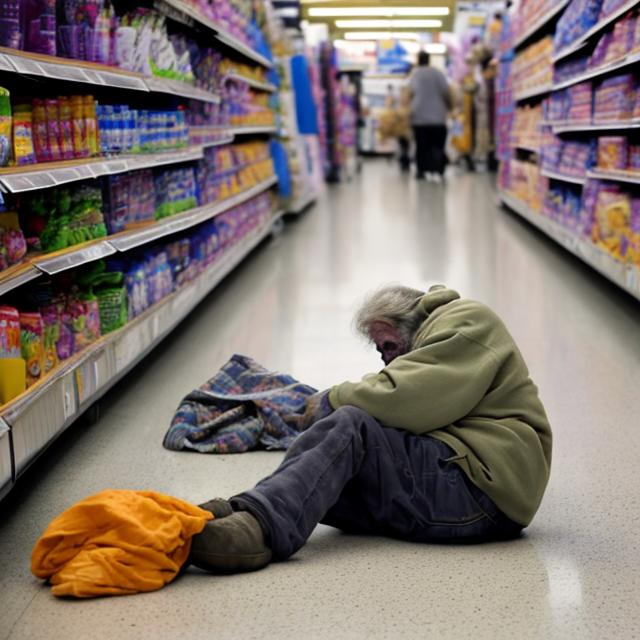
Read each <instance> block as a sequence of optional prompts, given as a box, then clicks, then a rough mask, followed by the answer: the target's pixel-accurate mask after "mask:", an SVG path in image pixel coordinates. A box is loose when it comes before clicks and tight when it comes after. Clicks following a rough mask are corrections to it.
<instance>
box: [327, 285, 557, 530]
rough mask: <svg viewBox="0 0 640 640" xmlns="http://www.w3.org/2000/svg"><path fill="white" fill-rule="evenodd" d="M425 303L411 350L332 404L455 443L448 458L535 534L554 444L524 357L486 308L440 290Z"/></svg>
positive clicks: (338, 392)
mask: <svg viewBox="0 0 640 640" xmlns="http://www.w3.org/2000/svg"><path fill="white" fill-rule="evenodd" d="M419 305H420V307H421V309H422V311H424V314H425V320H424V322H423V323H422V325H421V326H420V328H419V329H418V331H417V333H416V336H415V339H414V341H413V345H412V349H411V351H410V352H409V353H407V354H405V355H403V356H400V357H398V358H396V359H395V360H394V361H393V362H391V363H390V364H389V365H388V366H386V367H385V368H384V369H383V370H382V371H380V373H375V374H369V375H366V376H365V377H364V378H363V379H362V381H361V382H356V383H353V382H344V383H342V384H340V385H337V386H335V387H333V388H332V389H331V391H330V394H329V401H330V403H331V405H332V406H333V407H334V408H336V409H337V408H338V407H341V406H343V405H353V406H355V407H358V408H360V409H362V410H363V411H366V412H367V413H368V414H370V415H371V416H373V417H374V418H376V419H377V420H378V421H379V422H381V423H382V424H384V425H387V426H392V427H395V428H398V429H404V430H406V431H409V432H411V433H415V434H417V435H429V436H431V437H433V438H437V439H438V440H441V441H442V442H444V443H445V444H447V445H449V446H450V447H451V448H452V449H453V450H454V451H455V452H456V456H454V457H452V458H451V459H450V460H451V461H452V462H455V463H456V464H458V465H459V466H460V467H461V468H462V470H463V471H464V472H465V473H466V474H467V476H468V477H469V479H470V480H471V481H472V482H473V483H474V484H475V485H476V486H477V487H479V488H480V489H481V490H482V491H484V492H485V493H486V494H487V495H488V496H489V497H490V498H491V499H492V500H493V501H494V502H495V504H496V505H497V506H498V507H499V508H500V510H501V511H502V512H503V513H504V514H506V515H507V516H508V517H509V518H510V519H511V520H513V521H514V522H517V523H519V524H522V525H524V526H527V525H528V524H529V523H530V522H531V520H532V519H533V516H534V515H535V513H536V511H537V509H538V507H539V505H540V501H541V500H542V495H543V493H544V490H545V487H546V486H547V482H548V480H549V470H550V466H551V439H552V438H551V427H550V426H549V422H548V419H547V416H546V414H545V410H544V407H543V406H542V403H541V402H540V399H539V397H538V389H537V387H536V386H535V385H534V384H533V382H532V381H531V378H529V372H528V370H527V366H526V365H525V363H524V359H523V358H522V354H521V353H520V351H519V350H518V347H517V346H516V345H515V342H514V340H513V338H512V337H511V335H510V334H509V332H508V330H507V328H506V327H505V326H504V324H503V323H502V321H501V320H500V318H498V316H497V315H496V314H495V313H493V311H491V310H490V309H489V308H488V307H486V306H485V305H483V304H480V303H479V302H473V301H471V300H461V299H460V296H459V295H458V293H456V292H455V291H452V290H450V289H446V288H444V287H441V286H439V287H432V288H431V289H430V290H429V293H427V294H426V295H424V296H423V297H422V299H421V300H420V302H419Z"/></svg>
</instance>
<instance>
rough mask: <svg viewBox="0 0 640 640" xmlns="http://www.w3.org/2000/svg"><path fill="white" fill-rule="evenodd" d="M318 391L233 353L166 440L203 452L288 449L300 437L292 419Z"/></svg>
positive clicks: (189, 400) (169, 445) (183, 407)
mask: <svg viewBox="0 0 640 640" xmlns="http://www.w3.org/2000/svg"><path fill="white" fill-rule="evenodd" d="M314 393H316V389H314V388H313V387H310V386H308V385H306V384H302V383H301V382H298V381H297V380H295V379H294V378H292V377H291V376H289V375H285V374H282V373H275V372H271V371H267V369H265V368H264V367H262V366H260V365H259V364H258V363H257V362H255V361H254V360H252V359H251V358H247V357H246V356H240V355H234V356H233V357H232V358H231V359H230V360H229V362H227V364H225V365H224V366H223V367H222V369H220V371H219V372H218V373H216V375H215V376H213V378H211V379H210V380H207V382H205V383H204V384H203V385H202V386H201V387H199V388H198V389H195V390H194V391H192V392H191V393H190V394H188V395H187V396H186V397H185V398H184V399H183V400H182V402H181V403H180V406H179V407H178V410H177V411H176V413H175V415H174V416H173V420H172V421H171V426H170V427H169V430H168V431H167V433H166V435H165V437H164V440H163V442H162V444H163V446H164V447H165V448H166V449H172V450H173V451H183V450H185V449H191V450H195V451H199V452H200V453H241V452H243V451H248V450H249V449H257V448H266V449H286V448H288V447H289V445H290V444H291V442H292V441H293V439H294V438H295V437H296V435H298V431H297V427H296V426H295V419H292V418H295V416H299V415H301V414H302V413H304V409H305V405H306V400H307V397H308V396H310V395H312V394H314Z"/></svg>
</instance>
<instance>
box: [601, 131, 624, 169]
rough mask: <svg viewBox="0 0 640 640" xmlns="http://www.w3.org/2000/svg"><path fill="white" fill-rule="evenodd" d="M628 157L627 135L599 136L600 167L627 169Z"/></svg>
mask: <svg viewBox="0 0 640 640" xmlns="http://www.w3.org/2000/svg"><path fill="white" fill-rule="evenodd" d="M627 157H628V149H627V138H626V137H625V136H601V137H600V138H598V167H599V168H600V169H609V170H612V169H613V170H615V169H626V168H627Z"/></svg>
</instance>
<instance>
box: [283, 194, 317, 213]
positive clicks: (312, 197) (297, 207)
mask: <svg viewBox="0 0 640 640" xmlns="http://www.w3.org/2000/svg"><path fill="white" fill-rule="evenodd" d="M317 198H318V194H316V193H315V192H311V193H308V194H306V195H304V196H302V197H301V198H300V199H299V200H296V201H295V202H292V203H291V205H289V206H288V207H287V210H286V212H287V213H295V214H299V213H302V212H303V211H304V210H305V209H306V208H307V207H309V206H310V205H312V204H313V203H314V202H315V201H316V200H317Z"/></svg>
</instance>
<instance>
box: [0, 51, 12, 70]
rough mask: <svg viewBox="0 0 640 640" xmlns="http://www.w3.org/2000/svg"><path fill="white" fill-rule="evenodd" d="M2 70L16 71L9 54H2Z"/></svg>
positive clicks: (0, 67) (0, 64)
mask: <svg viewBox="0 0 640 640" xmlns="http://www.w3.org/2000/svg"><path fill="white" fill-rule="evenodd" d="M0 71H11V72H13V71H15V69H14V68H13V65H12V64H11V61H10V60H9V58H7V56H5V55H2V54H0Z"/></svg>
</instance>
